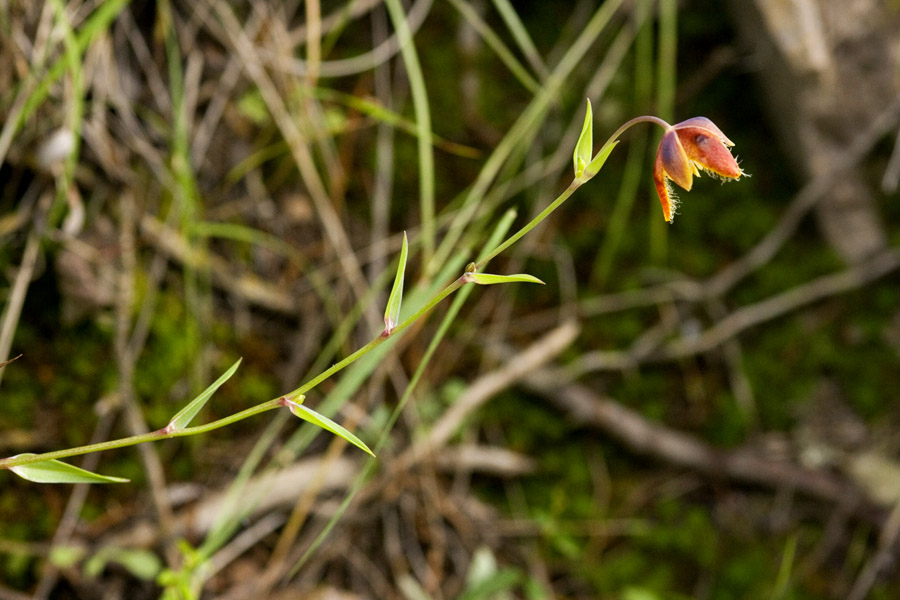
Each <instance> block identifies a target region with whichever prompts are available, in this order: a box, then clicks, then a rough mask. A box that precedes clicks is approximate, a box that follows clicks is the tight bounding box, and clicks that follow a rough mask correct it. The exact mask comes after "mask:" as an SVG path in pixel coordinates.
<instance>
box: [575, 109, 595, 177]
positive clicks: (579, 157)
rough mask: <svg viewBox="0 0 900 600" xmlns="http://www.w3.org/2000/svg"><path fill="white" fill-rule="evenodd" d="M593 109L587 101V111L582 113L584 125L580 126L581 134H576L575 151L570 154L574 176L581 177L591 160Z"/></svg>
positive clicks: (592, 148)
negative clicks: (573, 166) (573, 165)
mask: <svg viewBox="0 0 900 600" xmlns="http://www.w3.org/2000/svg"><path fill="white" fill-rule="evenodd" d="M593 119H594V115H593V109H592V108H591V101H590V99H588V101H587V112H585V113H584V125H582V126H581V135H579V136H578V142H577V143H576V144H575V151H574V153H573V154H572V161H573V162H574V163H575V177H581V176H582V174H583V173H584V170H585V167H586V166H587V164H588V163H589V162H591V153H592V152H593V150H594V133H593V129H594V124H593Z"/></svg>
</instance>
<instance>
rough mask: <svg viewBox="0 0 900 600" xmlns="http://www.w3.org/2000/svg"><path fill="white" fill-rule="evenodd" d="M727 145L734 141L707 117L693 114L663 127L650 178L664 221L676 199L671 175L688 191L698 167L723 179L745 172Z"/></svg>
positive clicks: (670, 220) (733, 177)
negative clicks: (654, 184)
mask: <svg viewBox="0 0 900 600" xmlns="http://www.w3.org/2000/svg"><path fill="white" fill-rule="evenodd" d="M728 146H734V142H732V141H731V140H729V139H728V138H727V137H726V136H725V134H724V133H722V131H721V130H720V129H719V128H718V127H716V125H715V124H714V123H713V122H712V121H710V120H709V119H707V118H706V117H694V118H692V119H688V120H687V121H682V122H681V123H678V124H677V125H670V126H668V127H667V128H666V132H665V133H664V134H663V138H662V141H661V142H660V143H659V149H658V150H657V152H656V163H655V165H654V167H653V181H654V182H655V183H656V192H657V193H658V194H659V201H660V203H662V209H663V216H664V217H665V219H666V221H668V222H670V223H671V222H672V217H673V213H674V208H675V206H676V202H677V198H676V197H675V196H674V194H673V192H672V186H671V185H670V184H669V180H670V179H671V180H672V181H674V182H675V183H677V184H678V185H679V186H681V187H682V188H684V189H685V190H687V191H691V186H692V185H693V179H694V175H697V176H699V175H700V170H701V169H702V170H704V171H706V172H707V173H709V174H711V175H714V176H716V177H719V178H721V179H723V180H726V181H729V180H736V179H738V178H740V177H741V175H744V172H743V171H742V170H741V168H740V167H739V166H738V163H737V161H736V160H735V159H734V156H732V155H731V152H730V151H729V150H728Z"/></svg>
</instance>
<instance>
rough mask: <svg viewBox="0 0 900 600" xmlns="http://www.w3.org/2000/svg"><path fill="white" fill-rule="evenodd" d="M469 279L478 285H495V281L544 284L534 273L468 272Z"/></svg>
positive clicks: (467, 277)
mask: <svg viewBox="0 0 900 600" xmlns="http://www.w3.org/2000/svg"><path fill="white" fill-rule="evenodd" d="M465 277H466V279H467V280H468V281H471V282H472V283H477V284H478V285H494V284H495V283H517V282H521V283H540V284H541V285H544V282H543V281H541V280H540V279H538V278H537V277H535V276H534V275H527V274H525V273H518V274H516V275H492V274H490V273H466V275H465Z"/></svg>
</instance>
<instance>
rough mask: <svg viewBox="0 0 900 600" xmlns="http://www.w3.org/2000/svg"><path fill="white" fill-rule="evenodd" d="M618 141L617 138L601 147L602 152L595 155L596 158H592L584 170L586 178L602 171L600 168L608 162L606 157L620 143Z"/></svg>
mask: <svg viewBox="0 0 900 600" xmlns="http://www.w3.org/2000/svg"><path fill="white" fill-rule="evenodd" d="M618 143H619V140H616V141H614V142H612V143H611V144H607V145H605V146H604V147H602V148H600V152H598V153H597V156H595V157H594V160H592V161H591V163H590V164H589V165H588V166H587V168H586V169H585V170H584V177H585V179H590V178H591V177H593V176H594V175H596V174H597V173H599V172H600V169H601V168H603V163H605V162H606V159H607V158H609V154H610V153H611V152H612V151H613V149H614V148H615V147H616V146H617V145H618Z"/></svg>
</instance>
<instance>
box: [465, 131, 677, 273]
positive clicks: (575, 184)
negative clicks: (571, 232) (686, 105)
mask: <svg viewBox="0 0 900 600" xmlns="http://www.w3.org/2000/svg"><path fill="white" fill-rule="evenodd" d="M638 123H655V124H656V125H659V126H660V127H662V128H663V129H669V128H670V127H671V125H669V124H668V123H666V122H665V121H663V120H662V119H660V118H658V117H654V116H652V115H643V116H640V117H635V118H633V119H631V120H630V121H628V122H626V123H625V124H623V125H622V126H621V127H619V128H618V129H616V131H615V132H614V133H613V134H612V135H611V136H609V139H608V140H606V143H605V144H603V145H602V146H600V152H602V151H603V150H604V149H605V148H606V147H607V146H609V145H610V144H612V143H614V142H615V141H616V140H617V139H619V137H620V136H621V135H622V134H623V133H625V131H626V130H627V129H629V128H630V127H633V126H634V125H637V124H638ZM598 154H599V152H598ZM595 156H596V155H595ZM595 175H596V173H595ZM591 177H593V175H590V176H587V177H581V178H575V179H574V180H572V183H570V184H569V187H567V188H566V189H565V191H563V193H562V194H560V195H559V196H557V198H556V200H554V201H553V202H551V203H550V205H549V206H547V208H545V209H544V210H542V211H541V213H540V214H539V215H538V216H536V217H535V218H533V219H532V220H531V222H529V223H528V224H527V225H525V226H524V227H522V229H520V230H519V231H517V232H515V233H514V234H513V235H511V236H510V237H509V238H507V239H506V241H504V242H503V243H502V244H500V245H499V246H497V247H496V248H494V249H493V250H491V252H490V253H489V254H488V255H487V257H486V258H484V259H483V260H481V261H479V262H478V263H476V265H475V270H476V271H478V270H480V269H481V268H482V267H484V265H485V264H487V263H488V261H490V260H491V259H492V258H494V257H495V256H497V255H498V254H500V253H501V252H503V251H504V250H506V249H507V248H509V247H510V246H512V245H513V244H515V243H516V242H518V241H519V240H520V239H521V238H522V236H524V235H525V234H526V233H528V232H529V231H531V230H532V229H534V228H535V227H537V226H538V225H539V224H540V223H541V222H542V221H543V220H544V219H546V218H547V217H548V216H550V213H552V212H553V211H555V210H556V209H557V208H559V206H560V205H561V204H562V203H563V202H565V201H566V200H568V199H569V196H571V195H572V194H573V193H574V192H575V190H577V189H578V188H579V187H581V186H582V185H583V184H585V183H587V182H588V181H590V179H591Z"/></svg>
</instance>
